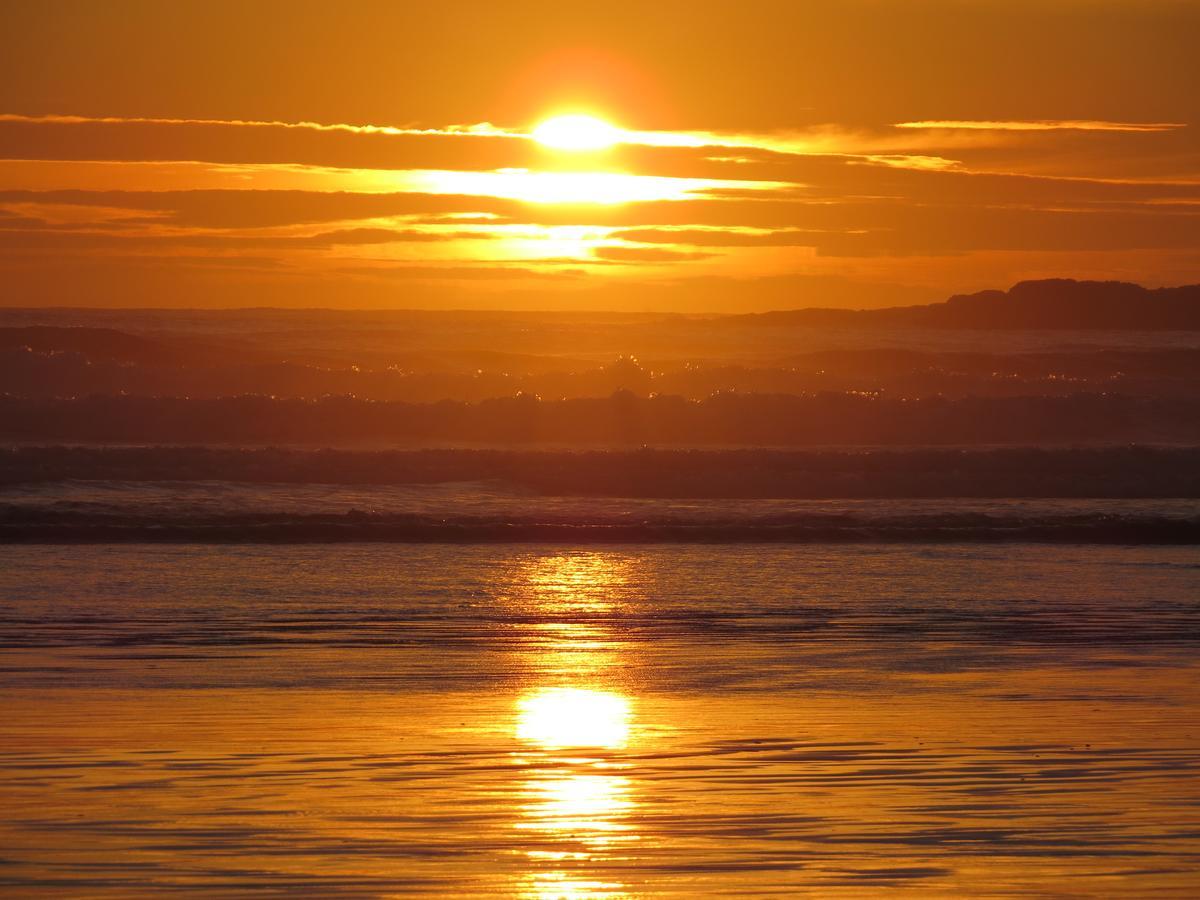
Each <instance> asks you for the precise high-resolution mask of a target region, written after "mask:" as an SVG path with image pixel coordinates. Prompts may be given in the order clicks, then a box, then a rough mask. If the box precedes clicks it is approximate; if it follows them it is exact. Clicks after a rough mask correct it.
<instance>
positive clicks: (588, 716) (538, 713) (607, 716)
mask: <svg viewBox="0 0 1200 900" xmlns="http://www.w3.org/2000/svg"><path fill="white" fill-rule="evenodd" d="M518 709H519V715H518V719H517V737H519V738H520V739H521V740H524V741H529V742H530V743H533V744H538V745H540V746H542V747H544V748H547V749H551V748H567V747H621V746H623V745H624V744H625V741H626V740H627V739H628V737H629V717H630V712H629V700H628V699H627V698H625V697H622V696H621V695H620V694H615V693H612V692H610V691H594V690H587V689H582V688H550V689H546V690H542V691H539V692H537V693H535V694H533V695H531V696H527V697H523V698H522V699H521V701H520V702H519V703H518Z"/></svg>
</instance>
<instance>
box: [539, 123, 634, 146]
mask: <svg viewBox="0 0 1200 900" xmlns="http://www.w3.org/2000/svg"><path fill="white" fill-rule="evenodd" d="M622 134H623V132H622V131H621V129H620V128H617V127H616V126H615V125H612V124H610V123H608V122H605V121H604V120H603V119H597V118H596V117H595V116H582V115H571V116H555V117H554V118H553V119H547V120H546V121H545V122H543V123H542V124H540V125H538V126H537V128H535V129H533V139H534V140H535V141H537V142H538V143H539V144H541V145H543V146H545V147H552V148H554V149H555V150H572V151H580V150H607V149H608V148H609V147H611V146H612V145H613V144H616V143H619V142H620V141H621V135H622Z"/></svg>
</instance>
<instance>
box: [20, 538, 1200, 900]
mask: <svg viewBox="0 0 1200 900" xmlns="http://www.w3.org/2000/svg"><path fill="white" fill-rule="evenodd" d="M0 598H3V602H2V606H0V611H2V612H0V641H2V646H3V648H4V657H3V663H2V666H3V668H2V670H0V690H2V691H3V701H2V702H3V710H4V716H3V719H2V720H0V732H2V743H0V847H3V850H2V851H0V857H2V858H3V863H2V864H0V886H4V887H5V888H6V889H7V890H8V891H10V892H11V893H12V894H13V895H14V896H28V895H36V894H48V895H58V896H114V897H128V896H152V895H161V894H162V893H165V892H167V891H168V890H178V889H188V890H191V891H195V892H200V893H208V894H214V895H220V896H243V895H246V894H247V893H251V892H256V893H259V894H265V895H274V894H280V895H282V894H289V893H293V892H296V891H298V890H301V889H303V890H306V891H308V892H310V893H313V894H317V895H320V896H369V897H376V896H378V897H383V896H396V895H404V894H422V893H423V894H431V895H442V896H481V895H483V896H492V895H495V896H511V897H528V898H601V897H603V898H617V897H643V896H658V895H675V896H681V897H694V896H708V895H712V896H733V897H744V896H780V897H790V896H796V895H798V894H805V893H808V894H811V895H814V896H843V895H844V896H874V895H886V894H901V895H909V896H915V897H937V896H945V897H959V896H964V895H972V896H1105V897H1107V896H1118V895H1126V896H1168V897H1170V896H1175V897H1192V896H1195V895H1196V891H1197V885H1198V883H1200V882H1198V880H1197V879H1198V877H1200V875H1198V873H1200V769H1198V768H1197V767H1198V766H1200V724H1198V723H1200V715H1197V714H1198V712H1200V681H1198V679H1197V674H1198V668H1200V664H1198V663H1197V654H1196V651H1197V649H1198V647H1200V556H1198V555H1197V552H1196V550H1195V548H1194V547H1103V546H1073V545H1070V546H1033V545H1012V546H988V545H960V546H937V547H934V546H925V545H919V544H916V545H893V546H875V545H855V546H827V545H807V546H793V547H780V546H770V547H766V546H755V545H738V546H728V547H721V546H717V547H712V546H706V547H685V546H650V547H632V546H631V547H612V548H604V549H601V550H594V549H580V548H570V547H560V546H538V545H529V546H515V547H514V546H470V547H456V546H442V545H429V546H411V545H409V546H403V545H355V544H344V545H337V546H289V547H263V546H238V547H220V546H161V547H150V546H86V547H80V546H62V547H50V546H40V547H38V546H35V547H0Z"/></svg>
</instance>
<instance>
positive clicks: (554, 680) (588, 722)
mask: <svg viewBox="0 0 1200 900" xmlns="http://www.w3.org/2000/svg"><path fill="white" fill-rule="evenodd" d="M630 580H631V579H630V577H629V572H628V567H627V565H625V564H624V562H623V561H622V560H621V558H620V557H619V556H617V555H615V554H605V553H571V554H562V555H555V556H540V557H537V558H534V559H532V560H529V561H527V562H526V563H525V564H523V565H522V566H521V568H520V569H519V570H518V572H517V575H516V578H515V580H514V591H513V594H512V596H511V598H510V600H511V601H513V602H514V605H515V606H516V608H517V609H518V610H519V611H520V614H521V615H522V616H525V617H529V619H530V621H526V622H524V623H523V626H522V627H523V629H524V630H525V632H526V634H527V636H528V639H529V641H528V643H527V644H526V647H527V652H528V653H530V654H531V656H532V657H533V661H532V665H531V669H532V671H533V672H534V673H536V675H535V677H536V678H537V681H538V682H540V683H535V686H533V687H531V688H530V689H529V690H528V691H526V692H525V693H523V694H522V695H521V696H520V697H518V698H517V700H516V703H515V722H514V728H513V733H514V735H515V737H516V739H517V740H518V741H519V742H520V743H521V744H523V745H525V746H526V747H527V748H528V751H527V754H528V755H522V758H523V759H524V760H525V761H526V763H527V768H526V769H525V780H524V781H523V783H522V785H521V787H520V797H521V798H522V799H521V807H520V818H519V819H518V821H517V822H516V828H517V829H518V830H519V831H520V832H521V833H522V834H524V835H526V843H525V847H524V850H523V852H524V854H525V856H526V857H527V858H528V859H529V860H530V863H531V866H532V871H531V872H529V873H528V874H527V875H526V876H525V877H524V879H523V883H522V887H521V892H522V895H523V896H525V897H529V898H536V900H599V898H605V900H614V898H618V897H626V896H628V893H627V892H626V889H625V886H624V885H623V884H620V883H616V882H613V881H612V879H610V878H605V877H603V865H604V863H605V861H606V860H608V859H611V858H612V855H613V854H614V853H617V852H620V848H622V847H625V846H627V845H628V844H630V843H633V842H636V841H637V840H638V839H639V837H638V835H637V834H636V833H635V831H634V826H633V822H632V813H633V811H634V809H635V806H636V799H635V795H636V792H635V784H634V780H633V778H632V777H631V775H630V774H629V764H628V763H627V762H625V761H624V760H623V759H622V755H623V754H624V752H626V751H627V750H628V748H629V747H630V746H631V745H632V744H634V743H636V742H637V733H636V730H635V727H634V723H635V717H634V702H633V698H632V697H631V696H630V695H629V694H628V693H627V692H625V691H623V690H620V689H618V684H619V680H618V678H617V675H616V673H619V672H620V671H621V664H622V659H621V656H622V646H623V645H622V642H621V641H620V640H619V639H618V633H617V632H616V631H615V629H616V628H617V627H618V626H617V625H616V623H615V622H613V621H612V617H613V616H619V615H620V614H621V612H622V611H623V610H624V608H625V607H626V604H627V603H628V600H629V597H628V592H629V587H630V584H629V583H630ZM547 619H548V620H549V621H546V620H547Z"/></svg>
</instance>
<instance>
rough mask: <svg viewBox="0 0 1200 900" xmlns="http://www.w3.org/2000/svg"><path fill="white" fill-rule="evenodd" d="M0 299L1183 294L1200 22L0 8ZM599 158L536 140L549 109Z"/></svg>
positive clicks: (1071, 15) (1199, 168)
mask: <svg viewBox="0 0 1200 900" xmlns="http://www.w3.org/2000/svg"><path fill="white" fill-rule="evenodd" d="M0 33H2V34H3V35H4V37H3V41H4V47H3V53H0V279H2V282H0V283H2V284H3V288H2V290H0V303H3V304H5V305H14V306H24V305H44V304H55V305H114V306H139V305H155V306H251V305H302V306H343V307H364V306H371V307H379V306H396V307H408V306H421V307H434V308H463V307H501V308H503V307H519V308H635V309H664V310H665V309H669V310H680V311H687V310H694V311H712V310H730V311H733V310H752V309H771V308H784V307H798V306H820V305H829V306H879V305H890V304H895V303H909V302H920V301H924V300H933V299H941V298H942V297H944V296H945V295H947V294H949V293H952V292H956V291H963V290H975V289H979V288H984V287H1003V286H1007V285H1008V284H1010V283H1011V282H1013V281H1016V280H1019V279H1022V278H1031V277H1046V276H1069V277H1090V278H1120V279H1126V280H1133V281H1139V282H1141V283H1144V284H1151V285H1157V284H1177V283H1182V282H1194V281H1200V138H1198V137H1197V135H1198V134H1200V130H1198V126H1200V123H1198V122H1197V121H1196V109H1198V108H1200V107H1198V106H1197V103H1196V94H1197V89H1198V88H1200V70H1198V68H1197V64H1196V57H1195V48H1196V47H1197V46H1200V4H1197V3H1193V2H1188V0H1178V2H1175V0H1139V2H1136V3H1135V2H1115V0H1113V2H1109V0H1039V2H1025V0H1015V2H1014V0H1004V2H1000V0H996V2H989V0H977V2H968V0H937V2H933V0H903V2H901V0H896V2H881V0H839V2H812V3H800V2H779V3H764V2H742V3H738V4H733V5H726V4H717V3H696V2H688V3H682V2H655V3H653V4H647V3H607V4H598V3H573V4H559V3H553V4H552V3H543V2H515V3H508V4H498V3H474V2H455V3H446V4H408V3H386V2H371V3H367V2H344V3H340V4H337V5H336V6H334V5H330V4H318V3H308V2H294V0H293V2H286V3H276V2H255V3H217V2H211V3H197V2H172V3H160V2H123V0H121V2H118V0H114V2H106V3H102V4H101V3H92V2H46V3H37V4H32V3H30V4H7V5H5V7H4V8H3V9H2V10H0ZM566 113H583V114H588V115H592V116H595V117H598V118H600V119H602V120H604V121H606V122H608V123H610V124H611V125H612V126H614V127H615V129H617V130H616V131H613V132H611V133H610V135H609V137H610V138H611V139H615V143H612V144H611V146H606V147H601V148H598V149H591V150H564V149H560V148H556V147H553V146H547V145H546V144H545V143H542V142H539V141H538V140H536V139H534V138H533V137H531V132H532V131H533V130H534V129H535V128H536V126H537V125H538V124H539V123H542V122H544V121H545V120H547V119H549V118H552V117H554V116H556V115H560V114H566Z"/></svg>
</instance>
